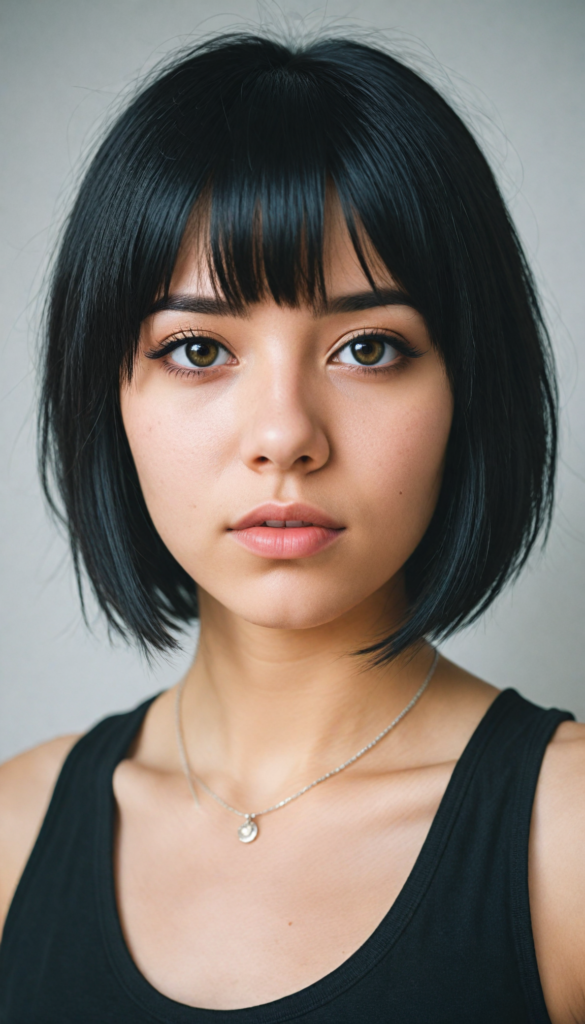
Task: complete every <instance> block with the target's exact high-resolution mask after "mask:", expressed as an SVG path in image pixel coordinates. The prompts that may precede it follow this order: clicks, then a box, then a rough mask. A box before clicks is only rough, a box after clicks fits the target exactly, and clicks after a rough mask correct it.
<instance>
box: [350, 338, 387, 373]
mask: <svg viewBox="0 0 585 1024" xmlns="http://www.w3.org/2000/svg"><path fill="white" fill-rule="evenodd" d="M351 351H352V352H353V355H354V357H355V358H356V359H357V361H358V363H363V364H364V365H365V366H373V365H374V363H379V362H380V359H381V358H382V356H383V355H384V343H383V342H382V341H377V340H376V339H375V338H367V339H361V340H360V341H354V342H353V344H352V346H351Z"/></svg>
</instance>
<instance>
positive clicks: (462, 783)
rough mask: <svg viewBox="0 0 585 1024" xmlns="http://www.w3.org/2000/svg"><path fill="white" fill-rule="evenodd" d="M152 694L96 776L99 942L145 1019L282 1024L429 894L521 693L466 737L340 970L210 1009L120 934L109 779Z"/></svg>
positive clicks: (388, 943)
mask: <svg viewBox="0 0 585 1024" xmlns="http://www.w3.org/2000/svg"><path fill="white" fill-rule="evenodd" d="M155 699H156V697H152V698H151V699H150V700H148V701H145V702H144V704H141V705H140V706H139V707H138V708H136V709H135V711H134V712H130V716H129V718H128V722H127V728H126V729H124V730H123V732H124V735H123V736H122V737H121V742H120V743H119V744H117V747H116V751H115V753H114V756H112V757H110V758H108V759H107V763H106V762H104V764H103V765H102V770H101V771H100V772H99V773H97V775H96V785H97V786H99V792H98V794H97V798H98V805H97V806H98V812H97V818H98V820H97V822H96V831H97V842H96V844H95V853H94V857H95V861H94V869H95V882H96V888H95V896H96V901H97V905H98V916H99V919H100V925H101V931H102V940H103V943H104V946H105V949H106V953H107V956H108V959H109V962H110V966H111V968H112V970H113V972H114V974H115V976H116V977H117V980H118V983H119V984H120V985H121V986H122V988H123V989H124V991H125V992H126V994H127V995H128V996H130V997H131V998H132V1000H133V1001H134V1002H135V1003H136V1004H138V1005H139V1006H140V1008H141V1010H142V1011H143V1013H146V1014H148V1019H150V1020H151V1021H156V1022H160V1024H252V1022H253V1024H283V1022H285V1021H292V1020H296V1019H298V1018H300V1017H302V1016H304V1015H306V1014H307V1013H309V1012H311V1011H312V1010H317V1009H318V1008H319V1007H321V1006H323V1005H325V1004H326V1003H329V1002H331V1001H332V1000H334V999H335V998H336V997H337V996H338V995H340V994H342V993H343V992H344V991H346V990H347V989H349V988H351V987H352V986H353V985H354V984H356V983H357V982H358V981H359V980H360V979H361V978H362V977H363V976H364V975H365V974H367V973H368V971H370V970H372V969H373V968H374V967H375V966H376V965H377V964H378V963H379V961H380V960H381V959H383V957H384V956H385V955H387V954H388V953H389V951H390V950H391V948H392V947H393V946H394V945H395V944H396V942H397V941H398V939H399V938H400V936H401V935H402V933H403V932H404V930H405V929H406V928H407V926H408V924H409V921H410V920H411V918H412V917H413V915H414V913H415V912H416V910H417V908H418V906H419V904H420V902H421V900H422V898H423V896H424V895H425V893H426V891H427V890H428V888H429V886H430V884H431V882H432V879H433V876H434V874H435V871H436V869H437V867H438V865H439V862H440V860H441V858H442V856H443V854H444V852H445V849H446V847H447V844H448V840H449V837H450V835H451V831H452V828H453V825H454V823H455V821H456V818H457V816H458V812H459V808H460V806H461V804H462V802H463V799H464V797H465V794H466V791H467V788H468V786H469V783H470V781H471V778H472V776H473V774H474V770H475V767H476V765H477V763H478V761H479V759H480V757H481V755H482V753H483V750H484V748H485V746H486V744H487V742H488V741H489V738H490V736H491V735H492V732H493V729H494V727H495V725H496V724H497V722H498V720H499V719H500V718H501V717H503V716H504V715H505V713H506V712H507V710H508V707H509V705H510V704H511V703H513V701H514V700H515V699H519V695H518V694H517V692H516V691H515V690H513V689H506V690H502V691H500V693H499V694H498V695H497V697H496V698H495V699H494V700H493V701H492V703H491V704H490V706H489V708H488V709H487V711H486V712H485V713H484V715H483V716H482V718H481V719H480V721H479V722H478V724H477V726H476V728H475V729H474V731H473V733H472V734H471V736H470V737H469V739H468V741H467V743H466V745H465V747H464V749H463V751H462V753H461V755H460V756H459V758H458V760H457V761H456V763H455V767H454V769H453V771H452V772H451V776H450V778H449V781H448V783H447V786H446V787H445V791H444V793H443V796H442V797H441V800H440V802H439V806H438V807H437V810H436V812H435V815H434V817H433V820H432V822H431V825H430V828H429V831H428V832H427V835H426V837H425V840H424V842H423V844H422V846H421V848H420V850H419V853H418V855H417V858H416V860H415V862H414V864H413V866H412V868H411V870H410V873H409V874H408V876H407V878H406V880H405V882H404V885H403V886H402V888H401V889H400V891H399V893H398V896H397V897H396V899H395V900H394V901H393V903H392V905H391V906H390V908H389V909H388V910H387V911H386V913H385V915H384V917H383V918H382V920H381V921H380V922H379V924H378V925H377V926H376V928H375V929H374V931H373V932H372V933H371V934H370V935H369V936H368V937H367V938H366V940H365V941H364V942H363V943H362V944H361V946H359V947H358V948H357V949H356V950H355V951H354V952H353V953H352V954H351V955H350V956H349V957H348V958H347V960H344V961H343V962H342V963H341V964H339V966H338V967H336V968H334V969H333V970H332V971H330V972H329V973H327V974H326V975H324V976H323V977H322V978H319V979H318V980H317V981H315V982H312V983H311V984H310V985H308V986H305V987H304V988H302V989H299V990H298V991H297V992H293V993H290V994H289V995H286V996H282V997H280V998H279V999H275V1000H271V1001H270V1002H267V1003H260V1004H258V1005H257V1006H249V1007H241V1008H239V1009H231V1010H214V1009H206V1008H204V1007H195V1006H189V1005H187V1004H186V1003H181V1002H177V1001H176V1000H174V999H172V998H170V997H169V996H165V995H164V994H163V993H162V992H160V991H159V990H158V989H157V988H155V987H154V986H153V985H151V983H150V982H149V981H148V980H147V979H146V977H145V976H144V975H143V974H142V973H141V971H140V970H139V968H138V966H137V964H136V963H135V962H134V960H133V958H132V955H131V953H130V950H129V948H128V946H127V944H126V939H125V938H124V934H123V931H122V924H121V921H120V915H119V910H118V904H117V899H116V889H115V878H114V848H113V841H114V820H115V814H116V800H115V796H114V790H113V774H114V771H115V768H116V766H117V765H118V764H119V762H120V761H121V760H123V758H124V756H125V755H126V752H127V751H128V749H129V748H130V746H131V743H132V741H133V740H134V738H135V736H136V734H137V732H138V729H139V728H140V726H141V724H142V721H143V719H144V716H145V715H146V712H147V711H148V708H149V707H150V705H151V704H152V702H153V700H155Z"/></svg>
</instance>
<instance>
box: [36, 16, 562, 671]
mask: <svg viewBox="0 0 585 1024" xmlns="http://www.w3.org/2000/svg"><path fill="white" fill-rule="evenodd" d="M331 188H333V189H334V190H335V193H336V195H337V197H338V199H339V202H340V204H341V209H342V211H343V214H344V216H345V219H346V223H347V226H348V228H349V231H350V234H351V237H352V240H353V243H354V246H355V249H356V252H357V254H358V257H359V259H360V261H361V262H362V266H363V268H364V270H365V272H366V274H367V275H368V276H369V280H370V283H371V284H372V287H375V285H374V282H373V278H372V276H371V274H370V270H369V264H368V259H367V254H366V253H365V252H364V246H363V244H362V241H363V238H364V234H365V236H366V237H367V239H369V242H370V243H371V245H372V246H373V248H374V250H375V251H376V253H377V254H378V256H379V257H380V258H381V259H382V261H383V263H384V264H385V265H386V267H387V268H388V269H389V271H390V272H391V274H392V276H393V278H394V279H395V280H396V281H397V282H398V283H399V285H400V287H402V288H403V289H404V290H405V291H406V292H407V293H408V295H409V296H410V297H411V298H412V301H413V303H414V304H415V305H416V307H417V308H418V309H419V310H420V311H421V313H422V314H423V316H424V317H425V320H426V323H427V325H428V328H429V331H430V334H431V337H432V339H433V343H434V344H435V345H436V346H437V348H438V350H439V351H440V353H441V354H442V357H443V359H444V362H445V365H446V368H447V372H448V374H449V377H450V380H451V384H452V388H453V395H454V415H453V424H452V429H451V433H450V438H449V442H448V449H447V455H446V466H445V473H444V480H443V485H442V489H441V493H440V497H439V500H438V504H437V508H436V511H435V513H434V516H433V519H432V521H431V524H430V526H429V528H428V530H427V532H426V534H425V536H424V537H423V539H422V541H421V542H420V544H419V545H418V547H417V549H416V550H415V552H414V553H413V555H412V556H411V557H410V559H409V560H408V562H407V564H406V566H405V577H406V586H407V593H408V599H409V609H408V615H407V617H406V619H405V621H404V622H403V623H402V624H401V625H400V628H398V629H397V630H396V631H395V633H394V634H393V635H392V636H390V637H388V638H385V639H383V640H382V641H380V643H378V644H376V645H374V647H372V648H370V649H369V650H370V651H372V652H373V653H374V656H375V657H376V658H377V659H378V660H384V659H385V658H390V657H392V656H394V655H395V654H396V653H398V652H399V651H401V650H404V649H405V648H407V647H409V646H410V645H411V644H413V643H415V642H416V641H418V640H420V639H421V638H422V637H429V638H433V639H438V638H440V637H444V636H446V635H448V634H449V633H451V632H452V631H454V630H455V629H456V628H458V627H460V626H462V625H463V624H465V623H468V622H470V621H472V620H473V619H474V618H476V617H477V616H478V615H479V614H480V613H481V612H482V611H483V610H484V609H485V608H487V606H488V605H489V604H490V602H491V601H493V599H494V598H495V597H496V595H497V594H498V593H499V591H500V590H501V588H502V587H503V586H504V584H505V583H506V582H507V581H508V580H509V579H510V578H511V577H513V576H514V575H515V574H516V573H517V572H518V571H519V569H520V568H521V567H522V565H523V564H524V563H525V561H526V558H527V557H528V554H529V552H530V550H531V548H532V547H533V545H534V543H535V540H536V538H537V536H538V534H539V532H540V531H541V529H542V528H543V527H547V526H548V524H549V522H550V515H551V508H552V498H553V485H554V470H555V458H556V390H555V380H554V374H553V368H552V357H551V353H550V346H549V341H548V337H547V333H546V329H545V326H544V323H543V319H542V316H541V312H540V310H539V305H538V301H537V296H536V292H535V287H534V284H533V280H532V277H531V274H530V271H529V268H528V267H527V264H526V260H525V257H524V255H523V252H522V248H521V245H520V243H519V240H518V237H517V235H516V232H515V230H514V227H513V225H512V223H511V221H510V218H509V215H508V213H507V210H506V208H505V205H504V202H503V200H502V197H501V195H500V193H499V190H498V187H497V185H496V182H495V180H494V177H493V174H492V172H491V170H490V168H489V166H488V164H487V162H486V160H485V158H484V156H483V154H482V153H481V151H480V149H479V147H478V145H477V144H476V142H475V140H474V138H473V136H472V135H471V133H470V131H469V130H468V129H467V128H466V126H465V125H464V124H463V122H462V120H461V119H460V118H459V116H458V115H457V114H456V113H455V112H454V110H453V109H452V108H451V107H450V106H449V105H448V104H447V103H446V102H445V100H444V99H443V98H442V97H441V96H440V95H439V94H438V93H437V92H436V91H435V89H434V88H433V87H432V86H431V85H429V84H428V83H427V82H426V81H424V80H423V79H422V78H421V77H419V76H418V75H417V74H416V73H415V72H414V71H412V70H410V69H409V68H408V67H407V66H405V65H404V64H403V63H401V62H400V61H398V60H396V59H394V58H393V57H391V56H390V55H389V54H388V53H386V52H383V51H382V50H378V49H376V48H374V47H372V46H369V45H366V44H364V43H361V42H355V41H352V40H349V39H339V38H324V39H318V40H317V41H313V42H311V43H309V44H307V45H302V46H290V45H285V44H283V43H281V42H277V41H273V40H271V39H267V38H261V37H258V36H253V35H229V36H220V37H217V38H215V39H213V40H211V41H208V42H206V43H204V44H202V45H200V46H197V47H195V48H194V49H193V50H191V51H190V52H189V53H187V54H186V55H185V54H183V55H181V56H180V57H176V58H175V59H174V60H173V61H172V62H171V63H170V64H169V65H167V66H166V67H165V68H164V69H163V70H162V72H159V73H158V75H157V76H156V77H155V78H154V79H153V80H152V81H151V82H150V83H149V84H147V85H146V87H144V88H143V90H142V91H141V92H140V93H139V94H138V95H137V97H136V98H135V99H134V100H133V101H132V102H131V103H130V105H129V106H128V108H127V109H126V110H125V112H124V113H122V115H121V116H120V117H119V118H118V120H117V121H116V123H115V124H114V125H113V127H112V128H111V130H110V131H109V132H108V134H107V136H106V138H105V140H104V141H103V143H102V144H101V146H100V148H99V150H98V151H97V153H96V155H95V157H94V159H93V161H92V162H91V164H90V166H89V169H88V170H87V173H86V175H85V178H84V180H83V182H82V184H81V187H80V190H79V193H78V196H77V200H76V202H75V204H74V206H73V209H72V212H71V214H70V217H69V220H68V222H67V225H66V229H65V232H64V236H63V240H62V243H61V247H60V250H59V253H58V256H57V259H56V262H55V267H54V272H53V278H52V286H51V292H50V296H49V302H48V313H47V339H46V355H45V365H44V385H43V397H42V406H41V418H40V457H41V470H42V479H43V484H44V488H45V492H46V494H47V496H48V498H49V501H50V502H51V503H52V507H53V509H54V510H56V511H57V510H58V509H61V510H62V511H61V515H62V517H63V518H64V520H65V521H66V523H67V526H68V529H69V534H70V538H71V544H72V550H73V557H74V562H75V568H76V573H77V578H78V582H79V583H80V590H81V580H82V577H83V572H82V569H83V567H85V570H86V572H87V576H88V577H89V580H90V582H91V585H92V587H93V590H94V592H95V594H96V596H97V600H98V602H99V604H100V605H101V607H102V609H103V610H104V612H105V614H106V616H107V618H108V621H109V623H110V625H111V626H113V627H114V628H115V629H116V630H118V631H119V632H121V633H122V634H123V635H126V636H130V637H134V638H136V639H138V641H139V642H140V643H141V644H142V645H143V647H145V648H146V649H159V650H162V649H165V648H168V647H170V646H173V645H174V644H175V643H176V641H175V639H174V631H175V630H176V629H177V627H179V626H180V624H181V623H185V622H188V621H189V620H191V619H193V618H194V617H196V615H197V588H196V583H195V582H194V581H193V580H192V579H191V577H190V576H189V575H188V574H187V573H186V572H185V571H184V570H183V569H182V568H181V566H180V565H179V564H178V563H177V562H176V560H175V559H174V558H173V556H172V555H171V554H170V552H169V551H168V549H167V548H166V547H165V545H164V544H163V542H162V540H161V539H160V537H159V536H158V534H157V532H156V530H155V528H154V526H153V523H152V521H151V518H150V516H149V513H148V511H147V508H146V505H145V502H144V499H143V497H142V493H141V490H140V486H139V483H138V477H137V473H136V470H135V467H134V464H133V460H132V456H131V453H130V449H129V445H128V441H127V439H126V435H125V432H124V428H123V424H122V418H121V413H120V404H119V390H120V381H121V375H123V374H131V372H132V359H133V356H134V353H135V351H136V346H137V341H138V335H139V330H140V325H141V322H142V321H143V319H144V318H145V317H146V316H147V315H148V312H149V310H150V309H151V307H152V304H153V301H154V300H155V298H156V297H157V296H158V295H160V293H161V290H162V291H163V293H164V292H165V290H167V289H168V287H169V282H170V278H171V274H172V270H173V266H174V263H175V260H176V257H177V253H178V250H179V246H180V243H181V240H182V238H183V236H184V233H185V230H186V228H187V226H188V225H189V223H190V216H191V215H192V211H193V210H194V209H196V204H197V203H198V202H199V203H200V204H201V203H203V202H205V203H206V209H207V211H208V213H207V220H208V228H207V240H208V259H209V263H210V267H211V269H212V272H213V279H214V281H215V284H216V287H217V289H218V292H221V294H222V295H223V296H224V297H225V298H226V299H227V301H228V302H229V303H230V304H232V305H233V306H234V308H237V307H241V306H242V305H245V304H248V303H253V302H256V301H259V300H261V299H262V298H263V297H264V296H266V295H268V294H271V295H272V296H273V298H274V300H275V301H276V302H277V303H281V304H287V305H294V304H296V303H299V302H301V301H312V300H314V299H315V298H316V297H318V296H319V294H321V295H323V293H324V275H323V228H324V216H325V203H326V194H327V192H328V190H329V189H331ZM259 214H261V231H259V229H258V224H259ZM56 495H58V497H56Z"/></svg>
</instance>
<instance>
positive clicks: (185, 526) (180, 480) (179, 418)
mask: <svg viewBox="0 0 585 1024" xmlns="http://www.w3.org/2000/svg"><path fill="white" fill-rule="evenodd" d="M161 391H162V393H161V392H159V391H158V389H157V388H155V387H153V388H150V387H145V388H143V389H141V388H134V387H130V388H128V389H126V390H125V391H123V392H122V394H121V407H122V417H123V421H124V427H125V429H126V434H127V437H128V442H129V444H130V449H131V451H132V455H133V458H134V463H135V465H136V470H137V473H138V478H139V480H140V486H141V488H142V493H143V495H144V500H145V502H146V505H147V508H148V510H149V512H150V515H151V517H152V520H153V522H154V525H155V527H156V529H157V531H158V532H159V534H160V535H161V537H162V539H163V541H164V542H165V544H166V545H167V546H168V547H169V548H170V549H171V550H172V551H173V553H175V552H174V549H175V548H176V545H177V542H178V543H179V545H180V544H181V543H182V540H183V534H185V532H186V531H187V533H188V534H189V537H190V538H191V539H192V540H196V538H197V535H198V534H199V533H201V532H202V531H203V528H204V524H205V522H206V521H207V522H209V519H208V517H204V516H203V515H197V514H196V515H192V514H190V513H192V512H195V510H198V511H199V512H201V513H202V512H203V511H204V510H205V507H206V505H209V504H210V503H211V500H212V498H213V493H214V488H213V486H212V483H213V480H214V479H216V476H217V474H216V472H215V469H216V467H217V465H218V464H219V463H223V462H225V461H226V460H229V458H230V455H229V440H228V436H227V435H228V433H229V431H228V429H227V424H226V420H225V417H223V418H222V417H220V418H219V420H218V421H217V422H216V419H217V417H215V416H214V414H213V410H212V409H208V410H206V411H205V410H204V411H203V413H202V412H201V410H198V411H197V414H196V415H194V410H193V403H192V401H190V400H189V395H188V394H185V395H179V396H178V397H177V395H176V394H175V395H173V396H172V400H170V401H168V400H167V395H166V394H165V391H164V389H161ZM216 513H217V510H216Z"/></svg>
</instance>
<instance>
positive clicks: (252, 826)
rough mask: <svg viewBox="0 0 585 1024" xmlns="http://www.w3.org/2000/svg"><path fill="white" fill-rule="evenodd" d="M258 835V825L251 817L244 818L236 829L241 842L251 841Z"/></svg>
mask: <svg viewBox="0 0 585 1024" xmlns="http://www.w3.org/2000/svg"><path fill="white" fill-rule="evenodd" d="M257 835H258V826H257V824H256V822H255V821H253V820H252V818H246V820H245V822H244V824H243V825H240V827H239V829H238V839H239V840H240V842H241V843H253V842H254V840H255V838H256V836H257Z"/></svg>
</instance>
